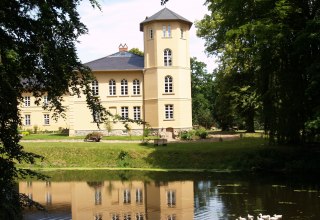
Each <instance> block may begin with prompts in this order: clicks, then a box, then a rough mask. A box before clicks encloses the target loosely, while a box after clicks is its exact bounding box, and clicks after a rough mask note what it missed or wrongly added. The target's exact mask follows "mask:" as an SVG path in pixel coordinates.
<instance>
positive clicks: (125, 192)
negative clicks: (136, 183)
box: [123, 189, 131, 204]
mask: <svg viewBox="0 0 320 220" xmlns="http://www.w3.org/2000/svg"><path fill="white" fill-rule="evenodd" d="M123 203H124V204H130V203H131V191H130V189H125V190H123Z"/></svg>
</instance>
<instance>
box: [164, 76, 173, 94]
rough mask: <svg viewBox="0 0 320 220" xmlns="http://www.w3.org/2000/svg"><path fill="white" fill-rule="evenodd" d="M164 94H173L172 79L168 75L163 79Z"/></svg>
mask: <svg viewBox="0 0 320 220" xmlns="http://www.w3.org/2000/svg"><path fill="white" fill-rule="evenodd" d="M164 92H165V93H173V77H172V76H170V75H167V76H165V77H164Z"/></svg>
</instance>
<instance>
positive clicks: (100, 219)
mask: <svg viewBox="0 0 320 220" xmlns="http://www.w3.org/2000/svg"><path fill="white" fill-rule="evenodd" d="M93 219H94V220H102V219H103V218H102V214H101V213H97V214H95V215H94V218H93Z"/></svg>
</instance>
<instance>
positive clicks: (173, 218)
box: [167, 214, 176, 220]
mask: <svg viewBox="0 0 320 220" xmlns="http://www.w3.org/2000/svg"><path fill="white" fill-rule="evenodd" d="M167 220H176V215H175V214H172V215H168V216H167Z"/></svg>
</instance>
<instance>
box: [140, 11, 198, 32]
mask: <svg viewBox="0 0 320 220" xmlns="http://www.w3.org/2000/svg"><path fill="white" fill-rule="evenodd" d="M153 21H181V22H184V23H187V24H188V25H189V28H190V27H191V25H192V22H191V21H189V20H188V19H186V18H184V17H182V16H180V15H178V14H177V13H175V12H173V11H171V10H170V9H168V8H163V9H162V10H160V11H158V12H157V13H155V14H154V15H152V16H151V17H147V18H146V19H145V20H144V21H143V22H141V23H140V31H143V25H144V24H147V23H150V22H153Z"/></svg>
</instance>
